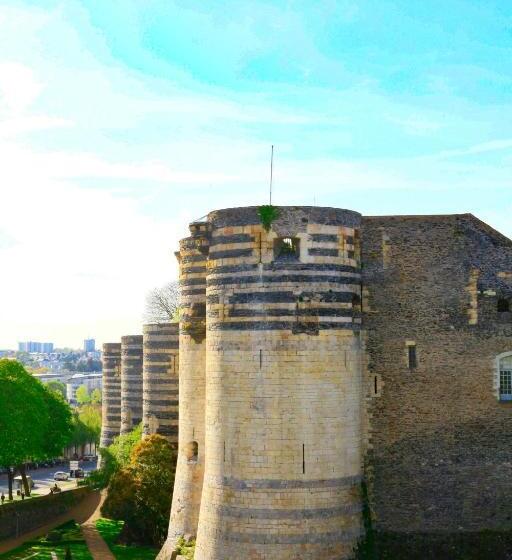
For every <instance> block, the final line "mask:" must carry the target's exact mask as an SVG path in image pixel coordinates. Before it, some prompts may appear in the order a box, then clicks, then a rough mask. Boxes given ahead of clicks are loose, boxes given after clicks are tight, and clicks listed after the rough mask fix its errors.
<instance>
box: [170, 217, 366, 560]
mask: <svg viewBox="0 0 512 560" xmlns="http://www.w3.org/2000/svg"><path fill="white" fill-rule="evenodd" d="M277 211H278V216H277V218H275V217H274V219H273V221H271V218H272V216H268V218H269V220H268V222H270V221H271V223H269V224H268V225H269V226H270V227H269V230H268V231H266V230H265V228H264V227H262V220H261V219H260V216H259V212H258V208H256V207H251V208H234V209H228V210H220V211H216V212H212V213H211V214H209V216H208V223H209V228H208V229H209V232H208V235H209V245H210V247H209V254H208V275H207V293H206V299H207V338H206V355H207V361H206V413H205V414H206V443H205V446H206V465H205V473H204V483H203V493H202V499H201V511H200V516H199V525H198V534H197V545H196V553H195V558H196V560H225V559H227V558H229V559H230V560H242V559H243V560H246V559H247V558H258V559H263V558H264V559H265V560H274V559H275V560H278V559H279V560H288V559H290V560H291V559H296V558H301V559H306V558H307V559H313V558H315V559H316V558H322V559H323V560H331V559H332V560H334V559H336V560H339V559H342V558H350V557H351V555H352V548H353V546H354V544H355V543H356V541H357V539H358V538H359V536H360V534H361V531H362V525H361V499H360V490H359V483H360V479H361V473H362V464H361V463H362V460H361V446H362V442H361V412H362V378H361V375H362V374H361V350H360V337H359V331H360V326H361V319H360V301H361V299H360V295H361V294H360V289H361V288H360V257H359V227H360V215H359V214H357V213H355V212H351V211H348V210H340V209H334V208H316V207H278V208H277ZM180 345H181V339H180ZM180 350H182V353H181V359H182V365H183V361H185V360H187V359H188V358H187V357H186V355H187V352H188V350H185V348H183V347H181V346H180ZM180 383H181V379H180ZM200 385H201V382H200V379H197V380H194V386H193V389H192V390H191V397H192V398H194V399H196V402H198V401H199V398H200V397H199V395H202V393H200V390H201V389H200ZM181 390H182V386H181V384H180V391H181ZM181 413H182V410H181V409H180V431H181V429H182V425H183V428H184V429H185V430H187V431H188V432H190V430H191V429H192V425H190V424H189V423H188V422H186V423H184V424H182V418H183V417H182V416H181ZM194 425H196V424H195V421H194ZM191 439H194V436H192V435H191V434H190V433H187V434H186V435H183V438H182V434H181V433H180V446H181V445H182V442H183V443H185V442H188V441H190V440H191ZM196 439H197V438H196ZM202 453H204V446H202V445H201V446H200V447H199V454H200V458H201V459H202V455H201V454H202ZM189 461H190V459H189ZM183 505H185V506H187V505H188V504H187V503H186V502H184V503H183ZM173 506H174V504H173Z"/></svg>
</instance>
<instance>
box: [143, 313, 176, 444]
mask: <svg viewBox="0 0 512 560" xmlns="http://www.w3.org/2000/svg"><path fill="white" fill-rule="evenodd" d="M143 351H144V356H143V376H142V377H143V403H142V417H143V431H142V433H143V434H144V435H150V434H160V435H162V436H165V437H166V438H167V439H168V440H169V441H170V442H171V443H174V444H176V446H177V445H178V383H179V378H178V370H179V363H178V359H179V358H178V355H179V328H178V323H154V324H150V325H144V327H143Z"/></svg>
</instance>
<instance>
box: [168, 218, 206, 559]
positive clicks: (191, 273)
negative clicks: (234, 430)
mask: <svg viewBox="0 0 512 560" xmlns="http://www.w3.org/2000/svg"><path fill="white" fill-rule="evenodd" d="M190 233H191V235H190V237H187V238H185V239H182V240H181V241H180V252H179V254H177V257H178V260H179V264H180V308H181V317H180V337H179V349H180V372H179V395H180V399H179V401H180V404H179V443H178V462H177V465H176V477H175V482H174V493H173V499H172V508H171V517H170V523H169V533H168V536H167V542H166V544H165V545H164V548H163V549H162V551H161V553H160V555H159V558H165V559H168V558H171V554H172V551H173V550H174V547H175V543H176V540H177V539H178V538H179V537H180V536H185V537H193V536H195V535H196V533H197V524H198V518H199V508H200V505H201V492H202V488H203V473H204V462H205V441H204V430H205V427H204V408H205V368H206V366H205V360H206V340H205V338H206V259H207V255H208V224H207V223H205V222H196V223H193V224H191V225H190Z"/></svg>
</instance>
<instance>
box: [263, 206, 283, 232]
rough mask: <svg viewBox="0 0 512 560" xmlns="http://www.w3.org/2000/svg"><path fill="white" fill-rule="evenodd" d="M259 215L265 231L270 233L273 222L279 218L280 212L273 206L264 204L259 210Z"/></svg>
mask: <svg viewBox="0 0 512 560" xmlns="http://www.w3.org/2000/svg"><path fill="white" fill-rule="evenodd" d="M258 215H259V217H260V221H261V225H262V226H263V228H264V229H265V231H270V228H271V227H272V222H273V221H274V220H276V219H277V218H278V217H279V210H278V209H277V208H276V207H275V206H272V204H264V205H263V206H260V207H259V208H258Z"/></svg>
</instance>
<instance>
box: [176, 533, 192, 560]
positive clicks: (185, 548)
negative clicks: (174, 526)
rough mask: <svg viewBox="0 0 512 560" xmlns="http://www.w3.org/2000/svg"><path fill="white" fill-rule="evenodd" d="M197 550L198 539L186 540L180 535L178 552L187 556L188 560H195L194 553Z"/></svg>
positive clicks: (177, 545)
mask: <svg viewBox="0 0 512 560" xmlns="http://www.w3.org/2000/svg"><path fill="white" fill-rule="evenodd" d="M195 551H196V541H195V540H191V541H188V542H187V541H186V540H185V539H184V538H183V537H180V538H179V540H178V543H177V544H176V552H177V553H178V554H179V555H181V556H183V557H185V558H186V559H187V560H194V553H195Z"/></svg>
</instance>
